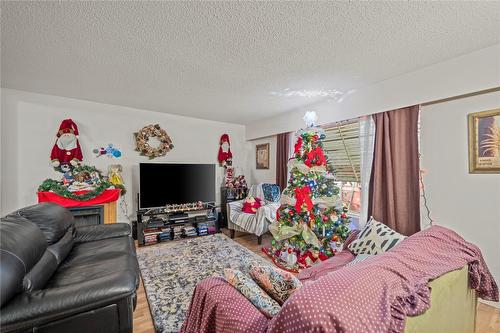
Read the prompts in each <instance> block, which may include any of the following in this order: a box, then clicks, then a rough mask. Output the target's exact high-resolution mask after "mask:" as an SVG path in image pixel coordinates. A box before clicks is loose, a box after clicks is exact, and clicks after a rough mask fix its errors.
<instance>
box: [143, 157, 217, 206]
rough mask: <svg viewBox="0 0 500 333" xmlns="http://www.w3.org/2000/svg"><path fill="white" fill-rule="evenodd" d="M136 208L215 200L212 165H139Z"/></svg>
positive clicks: (213, 166) (213, 165) (213, 167)
mask: <svg viewBox="0 0 500 333" xmlns="http://www.w3.org/2000/svg"><path fill="white" fill-rule="evenodd" d="M139 187H140V188H139V207H140V208H152V207H162V206H165V205H170V204H184V203H192V202H198V201H202V202H215V164H173V163H169V164H165V163H140V164H139Z"/></svg>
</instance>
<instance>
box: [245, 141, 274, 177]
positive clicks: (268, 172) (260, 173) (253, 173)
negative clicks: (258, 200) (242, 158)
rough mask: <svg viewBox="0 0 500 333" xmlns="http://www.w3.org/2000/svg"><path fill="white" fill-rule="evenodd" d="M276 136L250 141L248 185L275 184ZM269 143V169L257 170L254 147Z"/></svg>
mask: <svg viewBox="0 0 500 333" xmlns="http://www.w3.org/2000/svg"><path fill="white" fill-rule="evenodd" d="M276 142H277V141H276V135H272V136H269V137H265V138H261V139H257V140H252V141H250V144H251V147H250V149H249V155H248V163H249V168H248V170H250V183H251V184H258V183H270V184H274V183H276ZM263 143H269V169H257V167H256V161H255V154H256V146H257V145H260V144H263Z"/></svg>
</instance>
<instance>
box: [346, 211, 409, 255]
mask: <svg viewBox="0 0 500 333" xmlns="http://www.w3.org/2000/svg"><path fill="white" fill-rule="evenodd" d="M405 238H406V236H404V235H401V234H400V233H398V232H396V231H394V230H392V229H391V228H389V227H388V226H386V225H385V224H383V223H380V222H378V221H376V220H375V219H374V218H373V217H372V218H370V221H368V223H367V224H366V226H365V227H364V228H363V230H362V231H361V232H360V233H359V235H358V237H357V238H356V239H355V240H354V241H353V242H352V243H351V244H349V246H348V248H349V250H351V251H352V253H354V254H355V255H359V254H379V253H382V252H386V251H388V250H390V249H392V248H393V247H394V246H396V245H397V244H398V243H399V242H401V241H402V240H403V239H405Z"/></svg>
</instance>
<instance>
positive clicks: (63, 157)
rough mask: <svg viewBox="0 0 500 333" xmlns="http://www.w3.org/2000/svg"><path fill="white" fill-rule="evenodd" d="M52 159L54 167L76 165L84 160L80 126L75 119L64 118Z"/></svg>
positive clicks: (51, 155)
mask: <svg viewBox="0 0 500 333" xmlns="http://www.w3.org/2000/svg"><path fill="white" fill-rule="evenodd" d="M50 159H51V161H52V165H53V166H54V168H59V167H62V166H67V165H72V166H76V165H78V163H80V162H81V161H82V160H83V155H82V149H81V148H80V143H79V142H78V127H77V126H76V124H75V123H74V121H73V120H71V119H64V120H63V121H62V122H61V126H59V131H58V132H57V140H56V143H55V144H54V147H53V148H52V152H51V154H50Z"/></svg>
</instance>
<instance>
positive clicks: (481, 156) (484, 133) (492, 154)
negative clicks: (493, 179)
mask: <svg viewBox="0 0 500 333" xmlns="http://www.w3.org/2000/svg"><path fill="white" fill-rule="evenodd" d="M468 122H469V173H500V109H494V110H487V111H481V112H475V113H470V114H468Z"/></svg>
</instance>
